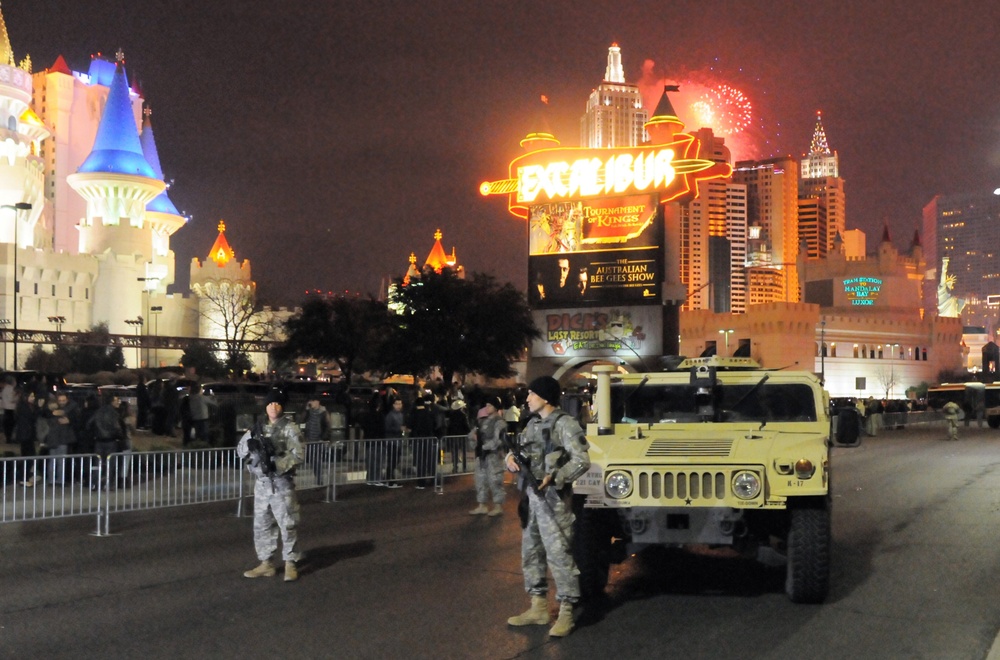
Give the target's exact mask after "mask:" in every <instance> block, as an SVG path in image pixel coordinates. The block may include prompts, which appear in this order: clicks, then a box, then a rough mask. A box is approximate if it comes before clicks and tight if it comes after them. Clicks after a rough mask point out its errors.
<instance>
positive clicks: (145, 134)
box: [139, 109, 180, 215]
mask: <svg viewBox="0 0 1000 660" xmlns="http://www.w3.org/2000/svg"><path fill="white" fill-rule="evenodd" d="M149 114H150V113H149V110H148V109H147V110H146V118H145V119H144V120H143V122H142V133H141V134H140V135H139V142H140V143H141V144H142V153H143V155H144V156H145V157H146V162H148V163H149V165H150V167H152V168H153V171H154V172H155V173H156V178H157V179H159V180H160V181H163V168H162V167H160V154H159V152H157V150H156V138H155V137H153V123H152V122H151V121H150V120H149ZM146 210H147V211H157V212H159V213H171V214H173V215H180V211H178V210H177V207H176V206H174V203H173V202H172V201H170V198H169V197H167V191H166V190H164V191H163V192H161V193H160V194H159V195H157V196H156V197H155V198H154V199H153V201H151V202H150V203H149V204H147V205H146Z"/></svg>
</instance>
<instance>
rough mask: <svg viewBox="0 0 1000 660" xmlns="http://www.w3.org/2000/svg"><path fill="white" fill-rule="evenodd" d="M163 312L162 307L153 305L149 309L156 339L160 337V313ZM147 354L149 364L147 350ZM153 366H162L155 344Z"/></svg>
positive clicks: (147, 350)
mask: <svg viewBox="0 0 1000 660" xmlns="http://www.w3.org/2000/svg"><path fill="white" fill-rule="evenodd" d="M162 311H163V306H162V305H153V306H152V307H150V308H149V313H150V314H152V315H153V337H154V338H156V339H158V338H159V336H160V312H162ZM146 352H147V358H146V362H149V358H148V352H149V349H146ZM153 365H154V366H155V367H159V366H160V360H159V351H158V350H157V348H156V345H155V344H154V345H153Z"/></svg>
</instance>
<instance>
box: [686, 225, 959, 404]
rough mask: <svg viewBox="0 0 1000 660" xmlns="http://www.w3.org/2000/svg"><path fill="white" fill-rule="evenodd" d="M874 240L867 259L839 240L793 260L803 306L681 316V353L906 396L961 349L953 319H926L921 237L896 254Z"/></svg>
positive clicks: (840, 388)
mask: <svg viewBox="0 0 1000 660" xmlns="http://www.w3.org/2000/svg"><path fill="white" fill-rule="evenodd" d="M882 238H883V240H882V242H881V244H880V245H879V249H878V252H877V254H875V255H872V256H871V257H869V258H867V259H848V258H847V256H846V254H845V252H844V250H843V246H842V243H840V242H839V241H838V242H836V246H837V248H836V249H834V250H832V251H831V252H830V253H829V254H828V255H827V257H826V258H822V259H805V258H803V259H801V261H800V269H799V273H800V275H801V278H802V281H803V289H804V300H803V302H800V303H784V302H768V303H760V304H757V305H753V306H751V307H750V308H749V309H748V310H747V312H746V313H745V314H718V313H712V312H710V311H708V310H694V311H692V312H688V313H685V314H682V315H681V323H680V334H681V353H682V354H685V355H703V354H714V353H718V354H722V353H724V352H725V350H726V348H725V346H726V344H728V347H729V352H730V354H732V355H737V356H742V357H752V358H754V359H755V360H756V361H757V362H759V363H760V364H762V365H763V366H765V367H769V368H791V369H806V370H812V371H814V372H816V373H817V374H821V375H822V376H823V378H824V381H825V385H826V388H827V390H828V391H829V392H830V395H831V396H839V397H847V396H853V397H865V398H867V397H869V396H871V397H875V398H878V399H881V398H886V397H888V398H904V397H905V396H906V389H907V388H908V387H911V386H917V385H919V384H920V383H922V382H926V383H933V382H937V379H938V374H939V373H941V372H942V371H951V370H958V369H960V368H962V366H963V364H964V359H965V357H966V355H967V354H968V353H969V350H968V349H967V348H963V346H962V338H963V327H962V323H961V321H960V319H957V318H943V317H939V316H937V315H935V314H932V313H924V301H925V299H924V298H923V297H922V295H921V284H922V280H923V277H924V270H925V267H926V262H925V261H924V258H923V251H922V249H921V246H920V243H919V241H917V240H915V241H914V243H913V245H912V246H911V249H910V252H909V254H906V255H903V254H900V253H899V252H898V250H897V249H896V248H895V247H894V246H893V245H892V243H891V241H890V240H889V235H888V232H885V233H883V237H882ZM761 286H763V284H761ZM774 286H777V284H774ZM730 331H731V332H730ZM723 333H724V336H723Z"/></svg>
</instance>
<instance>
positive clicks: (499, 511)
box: [486, 504, 503, 518]
mask: <svg viewBox="0 0 1000 660" xmlns="http://www.w3.org/2000/svg"><path fill="white" fill-rule="evenodd" d="M486 515H488V516H490V517H491V518H492V517H493V516H502V515H503V507H502V506H500V505H499V504H494V505H493V510H492V511H490V512H489V513H487V514H486Z"/></svg>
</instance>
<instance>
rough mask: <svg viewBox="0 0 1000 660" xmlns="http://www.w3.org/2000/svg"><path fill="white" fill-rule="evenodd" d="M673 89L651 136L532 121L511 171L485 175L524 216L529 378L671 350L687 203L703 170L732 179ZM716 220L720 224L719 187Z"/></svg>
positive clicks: (494, 191) (492, 190) (492, 191)
mask: <svg viewBox="0 0 1000 660" xmlns="http://www.w3.org/2000/svg"><path fill="white" fill-rule="evenodd" d="M670 91H676V88H674V87H669V86H668V87H666V88H665V89H664V92H663V95H662V96H661V98H660V101H659V103H658V104H657V106H656V110H655V111H654V112H653V116H652V118H651V119H650V120H649V121H648V122H646V131H647V133H648V134H649V136H650V140H649V141H648V142H647V143H646V144H643V145H641V146H636V147H616V148H560V147H559V146H558V145H559V143H558V141H557V140H556V138H555V136H554V135H551V133H548V132H547V131H540V130H535V131H532V132H529V134H528V137H527V138H525V139H524V140H522V142H521V145H522V147H524V149H525V150H526V153H525V154H523V155H521V156H519V157H517V158H515V159H514V160H513V161H511V163H510V165H509V166H508V172H509V175H508V178H506V179H502V180H499V181H488V182H485V183H483V184H482V185H481V186H480V192H481V193H482V194H483V195H485V196H489V195H504V196H507V198H508V209H509V210H510V212H511V213H512V214H513V215H516V216H518V217H521V218H524V219H525V220H527V221H528V235H529V240H528V243H529V245H528V282H529V286H528V302H529V305H530V306H531V307H532V310H533V317H534V319H535V325H536V326H537V327H538V328H539V329H541V330H542V337H541V339H539V340H537V341H535V342H533V343H532V346H531V348H530V353H529V354H530V360H529V363H528V369H527V377H528V378H531V377H533V376H534V375H538V374H541V373H547V374H552V373H553V372H555V375H556V377H557V378H558V377H560V376H561V375H563V374H566V373H570V372H573V371H575V370H577V369H579V368H581V367H582V366H584V365H586V364H590V363H592V362H595V361H601V360H607V359H614V360H615V361H617V362H627V363H638V362H641V361H642V357H643V356H653V355H662V354H664V353H674V352H676V342H677V325H676V324H677V313H678V310H679V307H680V305H681V304H682V303H683V301H684V298H685V291H686V287H685V285H684V284H683V283H682V282H681V280H680V277H681V274H680V267H679V254H680V252H681V250H680V246H679V239H680V235H681V229H680V227H681V224H682V219H683V216H684V211H683V210H682V207H683V205H684V204H685V203H687V202H688V201H690V200H691V199H693V198H694V197H695V196H696V195H697V193H698V192H699V191H700V190H701V189H702V186H701V185H700V184H701V183H703V182H704V181H708V180H714V179H720V180H721V181H722V190H725V180H726V179H727V178H728V177H729V175H730V174H731V172H732V167H731V166H730V165H729V164H728V163H726V162H716V160H714V159H710V158H705V157H704V156H703V151H702V144H701V141H699V140H698V139H697V138H696V137H695V136H693V135H691V134H688V133H684V132H683V128H684V125H683V123H682V122H681V121H680V119H679V118H678V117H677V114H676V112H674V109H673V107H672V106H671V104H670V100H669V97H668V92H670ZM716 220H717V222H718V227H717V228H716V231H718V232H720V233H721V234H724V232H725V223H726V210H725V199H724V198H723V200H722V203H721V206H720V208H719V209H718V214H717V217H716Z"/></svg>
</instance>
